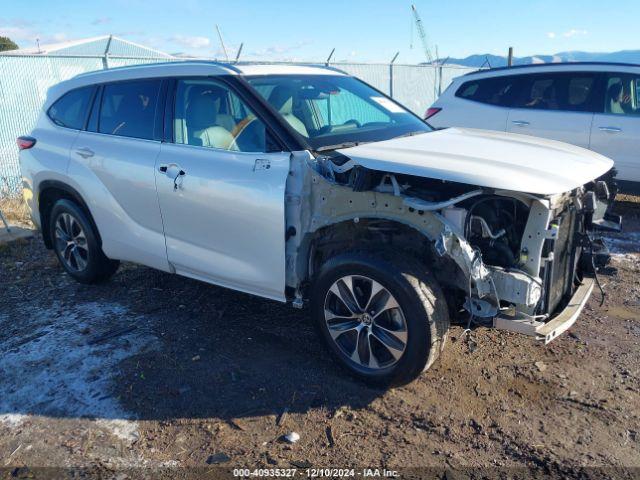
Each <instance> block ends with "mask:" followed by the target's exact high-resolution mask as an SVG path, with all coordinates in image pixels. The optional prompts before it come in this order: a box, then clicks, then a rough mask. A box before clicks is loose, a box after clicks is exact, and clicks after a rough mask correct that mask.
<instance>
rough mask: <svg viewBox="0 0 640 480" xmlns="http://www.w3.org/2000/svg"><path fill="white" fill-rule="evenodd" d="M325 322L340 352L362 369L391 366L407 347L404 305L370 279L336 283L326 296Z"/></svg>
mask: <svg viewBox="0 0 640 480" xmlns="http://www.w3.org/2000/svg"><path fill="white" fill-rule="evenodd" d="M324 319H325V322H326V326H327V329H328V331H329V334H330V335H331V338H332V339H333V341H334V342H335V343H336V345H338V347H339V349H340V351H341V352H342V353H343V354H344V355H345V356H346V357H348V358H349V359H351V360H352V361H353V362H356V363H357V364H358V365H360V366H362V367H366V368H369V369H381V368H387V367H390V366H392V365H394V364H395V363H397V362H398V361H399V360H400V358H401V357H402V355H403V353H404V351H405V349H406V347H407V340H408V331H407V322H406V319H405V317H404V313H403V312H402V309H401V308H400V305H399V304H398V302H397V301H396V299H395V298H394V296H393V295H392V294H391V293H390V292H389V290H387V289H386V288H385V287H384V286H382V285H381V284H380V283H378V282H376V281H375V280H373V279H371V278H369V277H366V276H362V275H348V276H344V277H341V278H339V279H338V280H336V281H335V282H334V283H333V285H332V286H331V288H330V289H329V291H328V292H327V295H326V297H325V302H324Z"/></svg>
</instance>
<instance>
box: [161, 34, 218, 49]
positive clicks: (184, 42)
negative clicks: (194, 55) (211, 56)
mask: <svg viewBox="0 0 640 480" xmlns="http://www.w3.org/2000/svg"><path fill="white" fill-rule="evenodd" d="M167 41H168V42H172V43H177V44H178V45H180V46H182V47H184V48H191V49H195V50H200V49H203V48H207V47H209V46H210V45H211V40H209V39H208V38H207V37H190V36H185V35H174V36H172V37H170V38H168V39H167Z"/></svg>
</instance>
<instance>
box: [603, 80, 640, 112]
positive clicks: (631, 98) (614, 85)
mask: <svg viewBox="0 0 640 480" xmlns="http://www.w3.org/2000/svg"><path fill="white" fill-rule="evenodd" d="M605 78H606V84H605V86H606V88H605V99H604V113H611V114H614V115H640V75H637V74H635V75H634V74H630V73H608V74H606V77H605Z"/></svg>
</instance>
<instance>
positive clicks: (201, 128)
mask: <svg viewBox="0 0 640 480" xmlns="http://www.w3.org/2000/svg"><path fill="white" fill-rule="evenodd" d="M173 127H174V129H173V130H174V141H175V143H181V144H184V145H194V146H199V147H209V148H218V149H222V150H232V151H239V152H267V151H269V150H273V148H269V145H270V144H271V142H267V133H266V128H265V125H264V123H263V122H262V121H261V120H260V119H259V118H257V117H256V115H255V114H254V113H253V111H251V109H250V108H249V107H248V106H247V105H246V104H245V103H244V102H243V101H242V99H240V97H238V95H236V94H235V93H234V92H233V91H232V90H230V89H229V87H227V86H226V85H225V84H223V83H220V82H216V81H214V80H210V79H188V80H179V81H178V82H177V88H176V101H175V110H174V125H173Z"/></svg>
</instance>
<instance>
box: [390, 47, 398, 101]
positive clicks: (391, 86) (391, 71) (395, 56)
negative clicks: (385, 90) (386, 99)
mask: <svg viewBox="0 0 640 480" xmlns="http://www.w3.org/2000/svg"><path fill="white" fill-rule="evenodd" d="M398 55H400V52H396V54H395V55H394V56H393V58H392V59H391V62H389V96H390V97H391V98H393V62H395V61H396V58H398Z"/></svg>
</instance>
